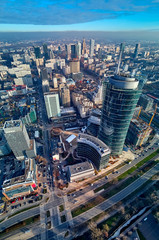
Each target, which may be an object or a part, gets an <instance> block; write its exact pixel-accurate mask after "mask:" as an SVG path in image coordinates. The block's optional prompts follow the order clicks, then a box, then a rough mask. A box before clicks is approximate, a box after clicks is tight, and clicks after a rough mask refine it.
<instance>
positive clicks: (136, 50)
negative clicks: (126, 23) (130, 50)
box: [134, 43, 140, 58]
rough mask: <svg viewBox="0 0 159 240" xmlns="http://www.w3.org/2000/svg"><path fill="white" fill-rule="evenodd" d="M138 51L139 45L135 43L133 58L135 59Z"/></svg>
mask: <svg viewBox="0 0 159 240" xmlns="http://www.w3.org/2000/svg"><path fill="white" fill-rule="evenodd" d="M139 49H140V43H137V44H136V46H135V51H134V58H137V56H138V53H139Z"/></svg>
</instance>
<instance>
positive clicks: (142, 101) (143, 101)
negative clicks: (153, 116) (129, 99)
mask: <svg viewBox="0 0 159 240" xmlns="http://www.w3.org/2000/svg"><path fill="white" fill-rule="evenodd" d="M153 104H154V101H153V99H152V98H150V97H148V96H147V95H145V94H142V95H141V96H140V98H139V101H138V105H140V106H142V107H143V109H144V110H145V111H149V110H151V109H152V107H153Z"/></svg>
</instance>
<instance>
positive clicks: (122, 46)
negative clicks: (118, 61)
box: [120, 43, 125, 55]
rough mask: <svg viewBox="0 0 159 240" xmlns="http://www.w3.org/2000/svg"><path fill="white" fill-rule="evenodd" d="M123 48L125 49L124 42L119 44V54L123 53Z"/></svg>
mask: <svg viewBox="0 0 159 240" xmlns="http://www.w3.org/2000/svg"><path fill="white" fill-rule="evenodd" d="M124 49H125V45H124V43H121V44H120V53H121V55H123V52H124Z"/></svg>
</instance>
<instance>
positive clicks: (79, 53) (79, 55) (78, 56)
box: [76, 42, 81, 60]
mask: <svg viewBox="0 0 159 240" xmlns="http://www.w3.org/2000/svg"><path fill="white" fill-rule="evenodd" d="M76 52H77V58H78V59H79V60H80V59H81V43H80V42H78V43H77V45H76Z"/></svg>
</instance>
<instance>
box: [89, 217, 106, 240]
mask: <svg viewBox="0 0 159 240" xmlns="http://www.w3.org/2000/svg"><path fill="white" fill-rule="evenodd" d="M88 226H89V229H90V230H91V239H92V240H104V237H103V232H102V231H101V230H100V229H99V228H97V224H96V223H95V222H92V221H91V222H90V223H89V225H88Z"/></svg>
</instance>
